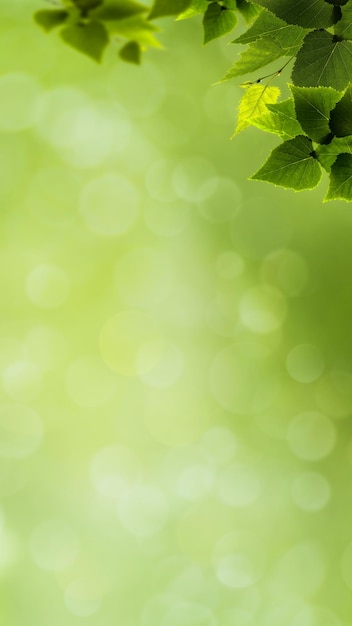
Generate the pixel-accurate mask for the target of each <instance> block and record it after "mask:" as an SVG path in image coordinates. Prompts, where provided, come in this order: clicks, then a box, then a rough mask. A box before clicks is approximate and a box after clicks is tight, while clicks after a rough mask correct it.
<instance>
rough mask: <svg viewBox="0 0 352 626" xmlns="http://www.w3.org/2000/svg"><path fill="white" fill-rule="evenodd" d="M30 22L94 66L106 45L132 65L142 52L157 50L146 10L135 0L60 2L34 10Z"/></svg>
mask: <svg viewBox="0 0 352 626" xmlns="http://www.w3.org/2000/svg"><path fill="white" fill-rule="evenodd" d="M34 20H35V21H36V22H37V24H38V25H39V26H41V27H42V28H43V29H44V31H46V32H50V31H52V30H58V31H59V36H60V37H61V39H62V40H63V41H64V42H65V43H66V44H68V45H69V46H71V47H72V48H75V49H76V50H78V51H79V52H81V53H83V54H85V55H87V56H88V57H90V58H91V59H93V60H94V61H97V62H98V63H100V62H101V60H102V57H103V54H104V52H105V49H106V48H107V46H108V45H109V44H110V43H111V44H113V45H116V46H117V47H118V53H119V56H120V58H121V59H122V60H123V61H127V62H128V63H136V64H139V63H140V61H141V55H142V52H143V51H144V50H146V49H147V48H149V47H156V48H158V47H161V45H160V43H159V42H158V40H157V38H156V32H157V30H158V29H157V28H156V26H155V25H154V24H152V23H151V21H150V20H149V8H148V7H147V6H145V5H144V4H141V3H140V2H137V1H136V0H61V3H60V5H58V6H57V8H52V9H42V10H39V11H37V12H36V13H35V14H34Z"/></svg>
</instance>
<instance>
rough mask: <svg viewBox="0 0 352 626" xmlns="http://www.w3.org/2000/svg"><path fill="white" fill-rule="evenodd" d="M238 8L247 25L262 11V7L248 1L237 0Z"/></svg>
mask: <svg viewBox="0 0 352 626" xmlns="http://www.w3.org/2000/svg"><path fill="white" fill-rule="evenodd" d="M237 8H238V10H239V12H240V13H241V15H242V17H243V18H244V19H245V21H246V22H247V24H249V23H250V22H252V21H253V20H254V19H255V18H256V17H257V15H258V14H259V13H260V11H261V10H262V9H261V7H258V6H257V5H256V4H253V2H247V0H237Z"/></svg>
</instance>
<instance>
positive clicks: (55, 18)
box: [33, 9, 68, 32]
mask: <svg viewBox="0 0 352 626" xmlns="http://www.w3.org/2000/svg"><path fill="white" fill-rule="evenodd" d="M33 17H34V20H35V22H36V23H37V24H38V25H39V26H41V28H43V29H44V30H45V31H46V32H49V31H50V30H52V29H53V28H56V27H57V26H60V25H61V24H63V23H64V22H65V20H66V19H67V17H68V13H67V11H61V10H48V11H47V10H45V9H44V10H43V11H37V12H36V13H34V16H33Z"/></svg>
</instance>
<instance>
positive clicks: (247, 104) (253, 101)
mask: <svg viewBox="0 0 352 626" xmlns="http://www.w3.org/2000/svg"><path fill="white" fill-rule="evenodd" d="M279 95H280V89H279V88H278V87H270V86H268V85H259V84H257V83H255V84H254V85H250V86H249V87H247V88H246V92H245V94H244V96H243V98H242V99H241V102H240V105H239V108H238V121H237V126H236V129H235V132H234V135H237V134H238V133H240V132H241V131H242V130H244V129H245V128H247V127H248V126H251V125H252V123H253V120H254V119H256V118H262V117H263V116H265V115H269V113H268V109H267V107H266V105H267V104H273V103H274V102H276V101H277V99H278V97H279ZM234 135H233V136H234Z"/></svg>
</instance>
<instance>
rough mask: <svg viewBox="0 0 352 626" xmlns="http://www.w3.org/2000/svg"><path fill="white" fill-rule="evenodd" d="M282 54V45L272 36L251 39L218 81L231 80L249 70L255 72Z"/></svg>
mask: <svg viewBox="0 0 352 626" xmlns="http://www.w3.org/2000/svg"><path fill="white" fill-rule="evenodd" d="M282 55H283V49H282V47H281V46H280V44H278V43H277V42H276V41H275V39H273V38H272V37H263V39H259V40H258V41H253V43H251V44H250V45H249V46H248V48H247V50H245V51H244V52H242V53H241V54H240V56H239V58H238V60H237V61H236V62H235V63H234V64H233V66H232V67H231V68H230V69H229V70H228V72H227V73H226V74H225V76H224V77H223V78H222V79H221V81H220V82H224V81H226V80H231V79H232V78H236V77H237V76H242V75H243V74H248V73H249V72H255V71H256V70H258V69H259V68H260V67H264V66H265V65H268V63H271V62H272V61H275V60H276V59H279V58H280V57H281V56H282Z"/></svg>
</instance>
